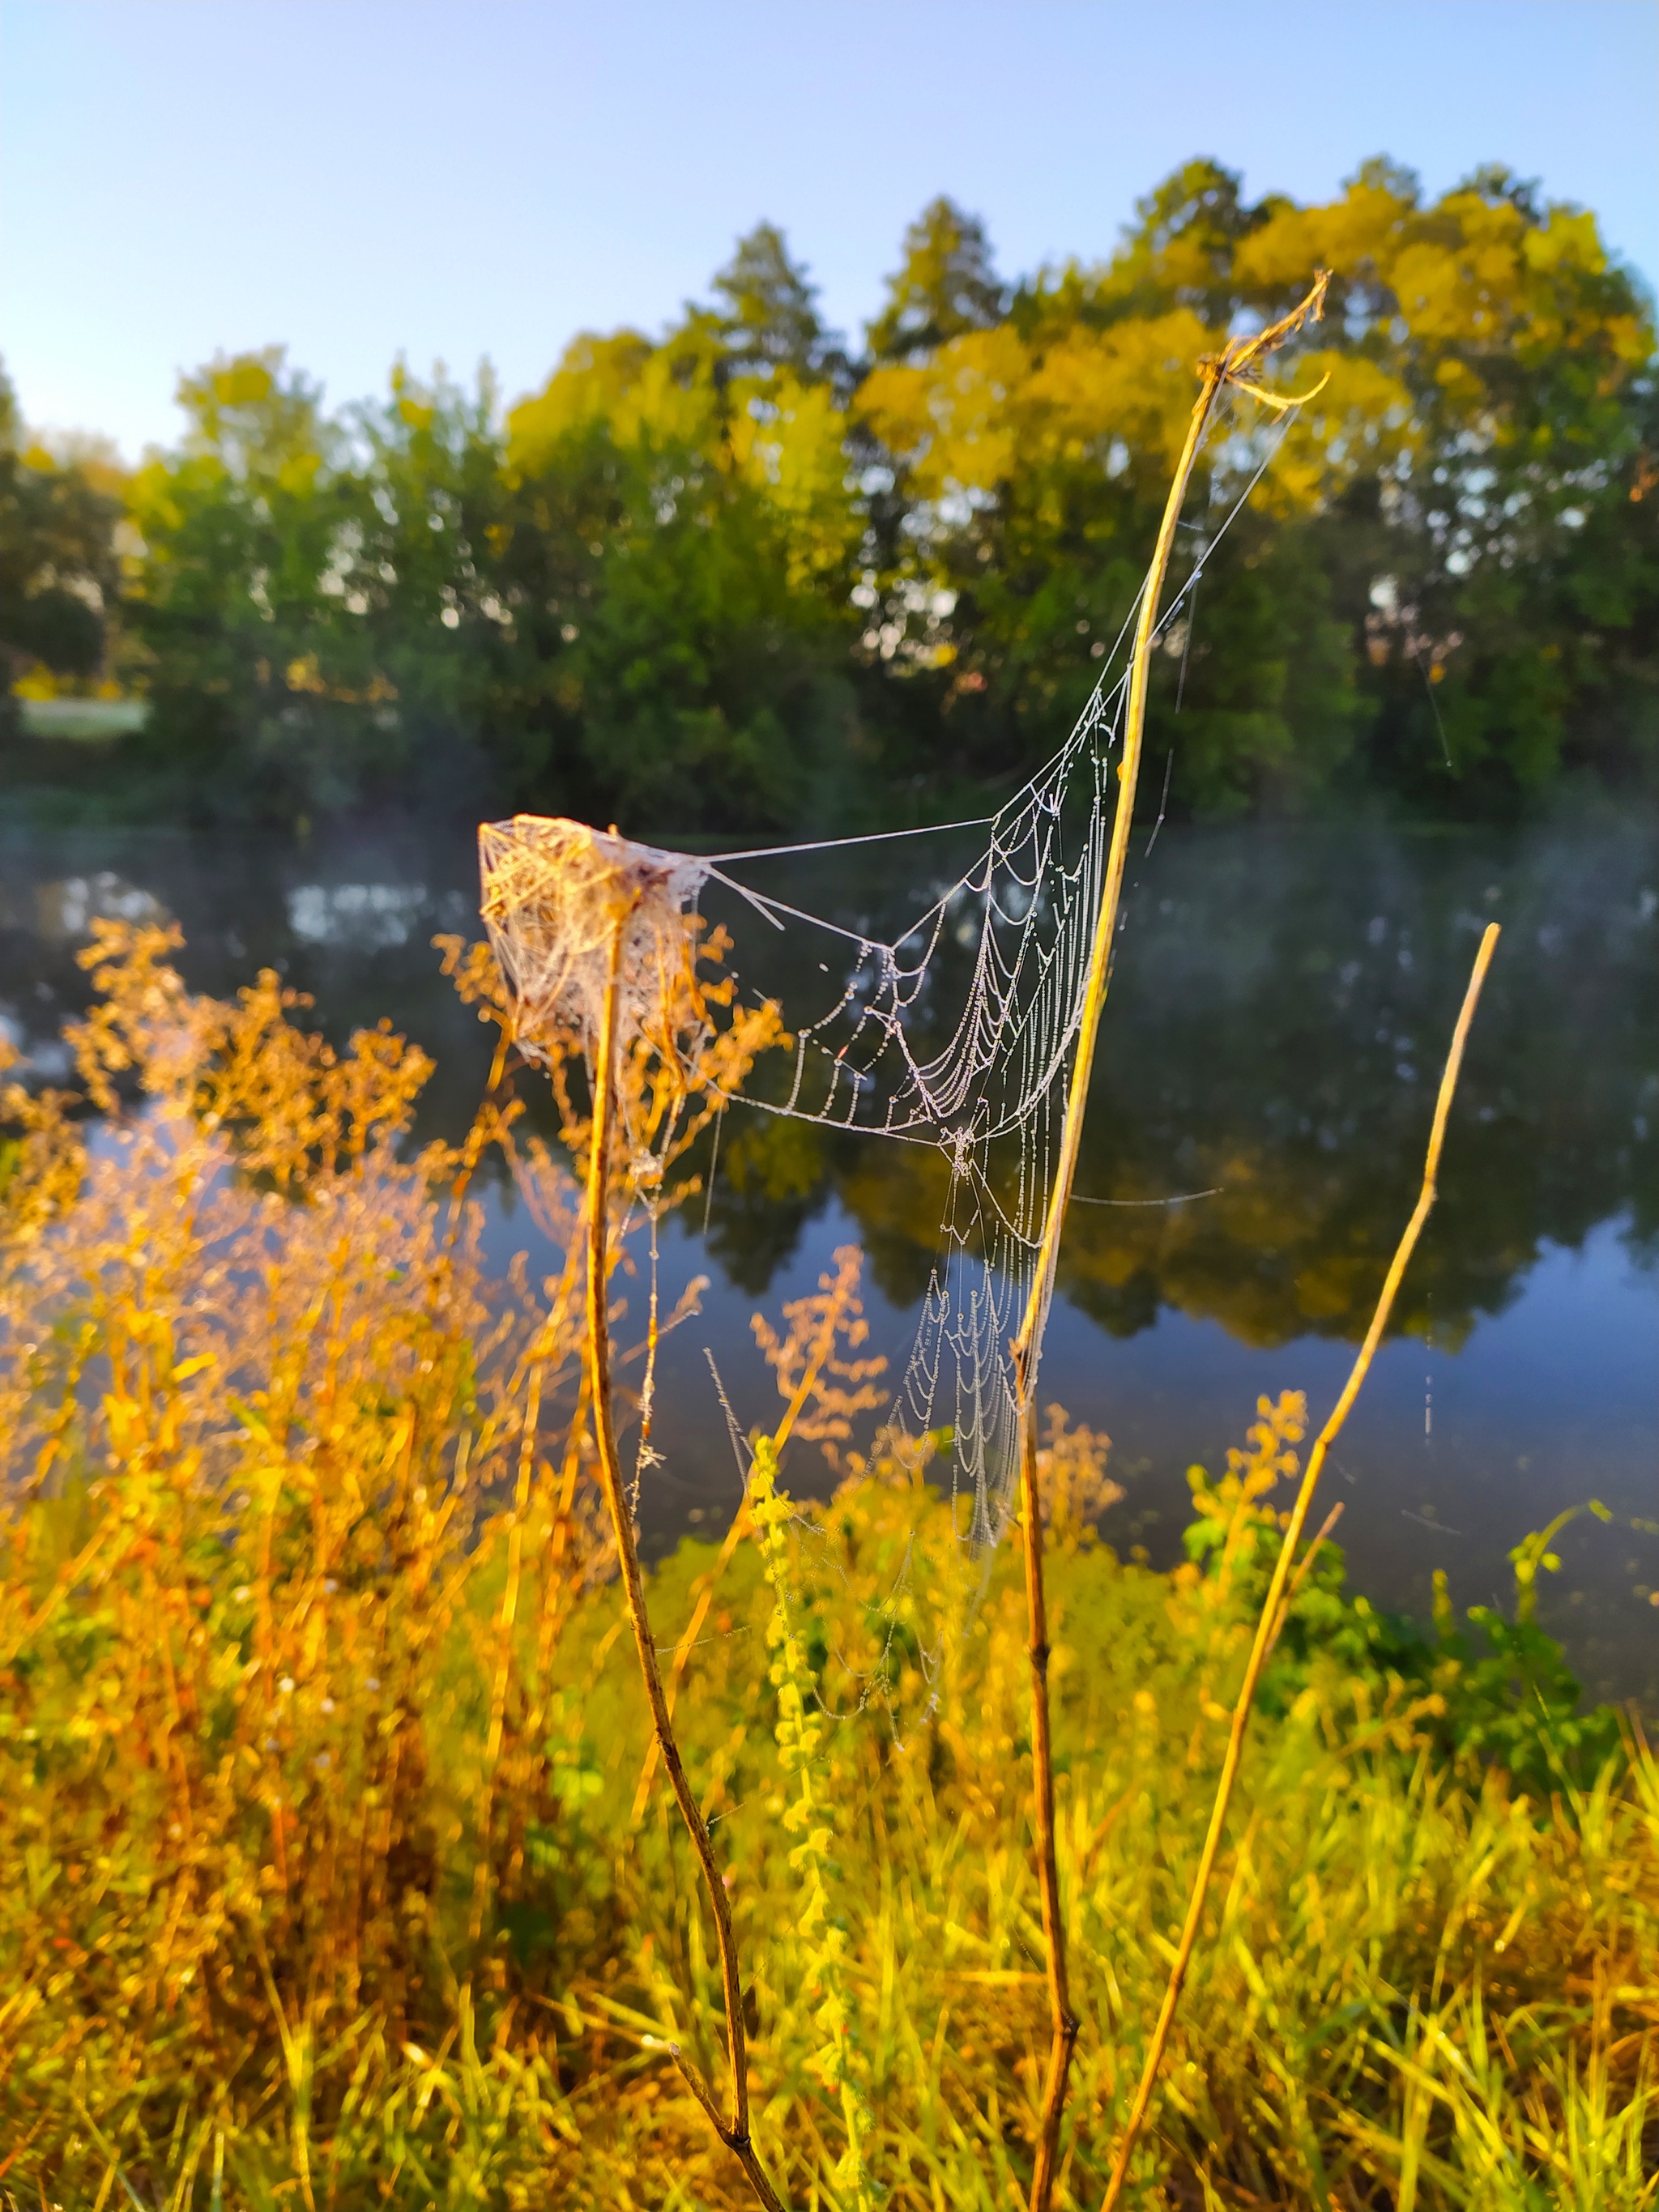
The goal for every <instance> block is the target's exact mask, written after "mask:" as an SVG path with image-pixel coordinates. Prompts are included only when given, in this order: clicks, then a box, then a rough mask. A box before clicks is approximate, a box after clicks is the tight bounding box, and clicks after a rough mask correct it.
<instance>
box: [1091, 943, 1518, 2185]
mask: <svg viewBox="0 0 1659 2212" xmlns="http://www.w3.org/2000/svg"><path fill="white" fill-rule="evenodd" d="M1497 944H1498V924H1497V923H1496V922H1495V921H1494V922H1489V923H1488V924H1487V926H1486V934H1485V936H1484V937H1482V939H1481V940H1480V951H1478V952H1477V953H1476V954H1475V956H1474V972H1473V974H1472V975H1470V977H1469V987H1468V990H1467V991H1466V992H1465V993H1464V994H1463V1007H1462V1012H1461V1013H1460V1014H1459V1015H1458V1017H1457V1027H1456V1028H1455V1030H1453V1032H1452V1041H1451V1050H1450V1051H1449V1053H1448V1054H1447V1056H1446V1071H1445V1073H1444V1074H1443V1076H1442V1077H1441V1079H1440V1096H1439V1098H1438V1100H1437V1103H1436V1105H1435V1109H1434V1126H1433V1127H1432V1128H1431V1131H1430V1133H1429V1149H1428V1153H1427V1157H1426V1158H1425V1161H1424V1164H1423V1187H1422V1189H1421V1190H1420V1191H1419V1194H1418V1199H1417V1205H1416V1206H1415V1207H1414V1209H1413V1213H1412V1218H1411V1219H1410V1220H1409V1221H1408V1222H1407V1224H1406V1231H1405V1234H1404V1236H1402V1237H1401V1240H1400V1243H1399V1245H1398V1247H1397V1249H1395V1255H1394V1259H1393V1261H1391V1262H1390V1264H1389V1272H1388V1274H1387V1276H1386V1277H1385V1279H1384V1280H1383V1292H1382V1296H1381V1297H1379V1298H1378V1299H1377V1302H1376V1312H1375V1313H1374V1314H1373V1315H1372V1316H1371V1325H1370V1328H1368V1329H1367V1330H1366V1332H1365V1341H1364V1344H1362V1345H1361V1346H1360V1347H1359V1356H1358V1358H1357V1359H1356V1360H1355V1361H1354V1364H1353V1369H1352V1372H1351V1373H1350V1375H1349V1376H1348V1379H1347V1382H1346V1384H1345V1385H1344V1387H1343V1391H1342V1395H1341V1396H1340V1398H1339V1399H1338V1400H1337V1401H1336V1404H1335V1406H1334V1407H1333V1408H1332V1410H1331V1416H1330V1419H1328V1421H1327V1422H1326V1424H1325V1425H1324V1427H1323V1428H1322V1430H1321V1431H1320V1432H1319V1434H1318V1436H1317V1437H1316V1439H1315V1441H1314V1448H1313V1449H1312V1451H1311V1452H1310V1453H1309V1455H1308V1467H1307V1472H1306V1473H1305V1474H1304V1476H1303V1478H1302V1487H1301V1489H1300V1490H1299V1491H1298V1492H1297V1498H1296V1504H1295V1505H1294V1506H1293V1507H1292V1508H1291V1516H1290V1520H1289V1522H1288V1523H1287V1524H1286V1527H1285V1538H1284V1541H1283V1543H1282V1544H1281V1545H1280V1546H1279V1558H1278V1559H1277V1560H1276V1561H1275V1563H1274V1565H1273V1579H1272V1581H1271V1582H1270V1583H1268V1585H1267V1596H1266V1597H1265V1598H1264V1599H1263V1600H1262V1601H1261V1618H1260V1620H1258V1621H1257V1623H1256V1630H1255V1642H1254V1644H1252V1645H1251V1647H1250V1656H1249V1663H1248V1664H1247V1666H1246V1667H1245V1669H1244V1680H1243V1683H1242V1684H1241V1685H1240V1686H1239V1692H1238V1701H1237V1704H1236V1705H1234V1707H1233V1718H1232V1727H1231V1730H1230V1731H1229V1734H1228V1737H1227V1751H1226V1756H1225V1758H1224V1759H1223V1760H1222V1762H1221V1776H1220V1779H1219V1780H1218V1783H1217V1784H1216V1793H1215V1804H1214V1806H1213V1808H1212V1810H1211V1814H1210V1826H1209V1832H1208V1833H1207V1835H1206V1837H1205V1838H1204V1849H1203V1850H1202V1851H1201V1853H1200V1856H1199V1862H1198V1871H1197V1873H1196V1874H1195V1875H1194V1877H1193V1887H1192V1894H1191V1896H1190V1898H1189V1899H1188V1904H1187V1918H1186V1923H1185V1925H1184V1926H1183V1927H1182V1931H1181V1941H1180V1943H1179V1944H1178V1946H1177V1947H1176V1955H1175V1963H1174V1965H1173V1966H1171V1967H1170V1980H1169V1985H1168V1987H1167V1988H1166V1989H1165V1990H1164V2002H1163V2003H1162V2005H1161V2006H1160V2007H1159V2008H1158V2024H1157V2026H1156V2027H1154V2028H1153V2030H1152V2044H1151V2047H1150V2048H1149V2049H1148V2051H1147V2053H1146V2064H1145V2066H1144V2067H1143V2068H1142V2069H1141V2075H1140V2082H1139V2087H1137V2089H1136V2091H1135V2095H1134V2102H1133V2104H1132V2105H1131V2106H1130V2107H1129V2117H1128V2118H1127V2120H1126V2121H1125V2122H1124V2126H1123V2137H1122V2141H1121V2142H1120V2143H1119V2145H1118V2150H1117V2157H1116V2160H1115V2162H1114V2164H1113V2166H1112V2177H1111V2179H1110V2180H1109V2182H1108V2183H1107V2185H1106V2194H1105V2196H1104V2197H1103V2199H1102V2200H1101V2212H1113V2208H1114V2207H1115V2204H1116V2203H1117V2201H1118V2198H1119V2197H1120V2196H1121V2194H1122V2191H1123V2183H1124V2178H1125V2176H1126V2175H1127V2172H1128V2170H1129V2160H1130V2156H1131V2154H1133V2150H1134V2147H1135V2141H1136V2138H1137V2137H1138V2136H1139V2133H1140V2129H1141V2124H1142V2123H1143V2122H1144V2121H1145V2119H1146V2108H1147V2106H1148V2105H1149V2104H1150V2103H1151V2101H1152V2087H1153V2084H1154V2082H1155V2081H1156V2080H1157V2077H1158V2067H1159V2065H1160V2063H1162V2061H1163V2057H1164V2045H1165V2043H1166V2042H1167V2041H1168V2040H1169V2034H1170V2022H1171V2021H1173V2020H1174V2018H1175V2012H1176V2005H1177V2004H1178V2003H1179V2002H1181V1990H1182V1983H1183V1982H1184V1981H1185V1980H1186V1978H1187V1968H1188V1964H1189V1963H1190V1961H1191V1959H1192V1955H1193V1948H1194V1944H1195V1943H1196V1942H1197V1941H1198V1927H1199V1922H1200V1918H1201V1917H1202V1916H1203V1911H1204V1902H1205V1898H1206V1894H1207V1893H1208V1891H1209V1887H1210V1876H1211V1874H1212V1871H1213V1870H1214V1867H1215V1862H1216V1854H1217V1853H1218V1850H1220V1848H1221V1834H1222V1830H1223V1829H1224V1827H1225V1826H1226V1820H1227V1807H1228V1802H1229V1801H1230V1799H1231V1796H1232V1791H1233V1783H1234V1781H1235V1779H1236V1778H1237V1773H1238V1762H1239V1759H1240V1757H1241V1755H1242V1753H1243V1746H1244V1729H1245V1726H1246V1723H1248V1722H1249V1717H1250V1707H1251V1705H1252V1703H1253V1702H1254V1700H1255V1692H1256V1685H1257V1683H1258V1682H1259V1681H1260V1680H1261V1670H1262V1668H1263V1667H1264V1666H1265V1665H1266V1664H1267V1656H1268V1653H1269V1652H1270V1651H1271V1650H1272V1648H1273V1644H1274V1642H1275V1641H1276V1640H1277V1638H1278V1635H1279V1629H1280V1627H1281V1626H1283V1619H1282V1613H1281V1605H1280V1601H1281V1600H1282V1599H1283V1598H1284V1597H1285V1583H1286V1582H1287V1581H1288V1580H1289V1577H1290V1572H1291V1560H1292V1559H1294V1557H1295V1556H1296V1547H1297V1544H1298V1543H1299V1542H1300V1541H1301V1538H1302V1529H1303V1525H1304V1522H1306V1520H1307V1517H1308V1509H1309V1508H1310V1505H1311V1504H1313V1494H1314V1491H1315V1489H1316V1486H1317V1485H1318V1482H1319V1477H1320V1474H1321V1472H1322V1469H1323V1468H1324V1465H1325V1455H1326V1454H1327V1453H1328V1451H1329V1449H1330V1448H1331V1446H1332V1444H1333V1443H1334V1442H1335V1440H1336V1437H1337V1435H1338V1432H1339V1431H1340V1429H1341V1427H1342V1424H1343V1423H1344V1422H1345V1421H1346V1419H1347V1418H1348V1415H1349V1413H1350V1412H1351V1411H1352V1407H1353V1402H1354V1400H1355V1399H1356V1398H1357V1397H1358V1395H1359V1391H1360V1386H1361V1384H1362V1383H1364V1380H1365V1376H1366V1375H1367V1373H1368V1372H1369V1371H1370V1364H1371V1360H1372V1358H1373V1357H1374V1356H1375V1354H1376V1347H1377V1346H1378V1345H1379V1344H1380V1343H1381V1342H1382V1340H1383V1330H1384V1328H1387V1326H1388V1321H1389V1313H1390V1311H1391V1310H1392V1309H1393V1306H1394V1302H1395V1295H1396V1294H1397V1292H1398V1291H1399V1289H1400V1285H1401V1279H1402V1278H1403V1276H1404V1274H1405V1273H1406V1267H1407V1262H1408V1261H1410V1259H1411V1256H1412V1253H1413V1249H1415V1247H1416V1243H1417V1240H1418V1238H1419V1236H1420V1235H1421V1234H1422V1230H1423V1224H1424V1223H1425V1221H1426V1220H1427V1219H1428V1218H1429V1214H1430V1212H1431V1209H1432V1207H1433V1205H1434V1201H1435V1196H1436V1184H1435V1178H1436V1176H1437V1174H1438V1172H1439V1168H1440V1152H1441V1147H1442V1146H1443V1144H1444V1142H1445V1138H1446V1118H1447V1115H1449V1113H1450V1111H1451V1103H1452V1096H1453V1093H1454V1092H1455V1091H1456V1089H1457V1077H1458V1072H1459V1070H1460V1069H1461V1067H1462V1064H1463V1047H1464V1044H1465V1042H1466V1041H1467V1039H1468V1034H1469V1025H1470V1024H1471V1023H1472V1022H1473V1021H1474V1009H1475V1006H1476V1004H1477V1003H1478V1001H1479V1000H1480V987H1481V985H1482V984H1483V983H1484V982H1485V981H1486V970H1487V969H1488V968H1489V967H1490V966H1491V965H1492V953H1493V951H1494V950H1495V949H1496V947H1497ZM1321 1533H1323V1532H1321Z"/></svg>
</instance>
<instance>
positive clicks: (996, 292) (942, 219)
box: [869, 196, 1006, 361]
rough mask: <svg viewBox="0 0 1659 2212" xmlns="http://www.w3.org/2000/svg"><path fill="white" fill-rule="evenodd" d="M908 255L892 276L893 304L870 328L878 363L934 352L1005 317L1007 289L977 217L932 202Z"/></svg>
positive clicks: (908, 241)
mask: <svg viewBox="0 0 1659 2212" xmlns="http://www.w3.org/2000/svg"><path fill="white" fill-rule="evenodd" d="M903 252H904V259H903V261H902V264H900V266H899V269H898V270H897V272H896V274H895V275H894V276H890V277H889V278H888V280H887V304H886V305H885V307H883V309H882V311H881V313H880V314H878V316H877V318H876V319H875V321H874V322H873V323H872V324H871V325H870V331H869V338H870V350H871V352H872V354H873V355H874V356H876V358H877V360H878V361H891V360H901V359H904V358H907V357H908V356H910V355H913V354H917V353H928V352H932V351H933V349H934V348H935V347H938V346H941V345H944V344H945V343H948V341H949V340H950V339H951V338H954V337H960V336H961V335H962V333H963V331H983V330H989V329H990V328H991V327H992V325H994V324H995V323H997V322H998V321H1000V319H1001V316H1002V313H1003V307H1004V302H1005V299H1006V287H1005V286H1004V284H1003V282H1002V279H1001V278H1000V276H998V275H997V273H996V270H995V269H994V266H993V265H992V257H991V241H990V240H989V239H988V238H987V236H986V234H985V226H984V224H983V223H982V222H981V221H980V219H979V217H978V216H972V215H964V214H963V211H962V210H961V209H960V208H959V207H957V204H956V203H955V201H954V200H950V199H946V198H945V197H942V196H941V197H939V199H936V200H931V201H929V203H928V204H927V206H926V207H925V208H924V209H923V210H922V211H921V214H920V215H919V216H917V218H916V220H915V222H913V223H912V224H911V225H910V227H909V228H908V230H907V231H906V232H905V234H904V246H903Z"/></svg>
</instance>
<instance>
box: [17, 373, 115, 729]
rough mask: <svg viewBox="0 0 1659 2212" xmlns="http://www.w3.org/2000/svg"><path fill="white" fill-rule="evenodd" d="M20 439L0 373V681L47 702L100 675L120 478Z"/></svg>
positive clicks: (99, 465) (96, 460) (89, 460)
mask: <svg viewBox="0 0 1659 2212" xmlns="http://www.w3.org/2000/svg"><path fill="white" fill-rule="evenodd" d="M23 435H24V434H23V428H22V424H21V422H20V420H19V418H18V413H17V400H16V396H15V393H14V392H13V391H12V388H11V385H10V383H9V380H8V379H7V377H6V374H5V371H4V370H3V368H0V676H3V679H4V684H5V688H6V691H7V692H8V693H9V692H11V691H13V690H15V689H17V688H18V687H21V690H23V691H24V692H25V693H27V694H29V695H30V696H51V695H52V692H53V691H54V690H57V689H58V684H59V683H60V682H62V683H63V684H64V685H65V688H70V687H73V686H74V685H76V684H86V683H87V682H88V681H89V680H91V679H94V678H96V677H98V676H100V674H101V673H102V672H103V665H104V660H105V651H106V629H105V617H106V611H107V608H108V606H109V605H110V604H111V603H112V601H113V599H114V598H115V596H116V592H117V588H118V561H117V556H116V551H115V544H114V538H113V526H114V524H115V522H116V520H117V518H118V516H119V514H120V512H121V507H120V502H119V500H118V497H116V496H115V495H114V494H115V492H116V491H117V489H118V484H119V479H118V476H117V474H116V472H115V471H113V470H112V469H111V468H110V467H109V466H108V465H107V464H106V463H104V462H102V461H101V460H100V457H98V456H96V455H88V456H87V457H86V458H85V459H82V457H80V456H78V455H76V454H71V455H70V456H67V457H63V458H60V457H59V456H58V455H55V454H53V453H49V452H48V451H47V450H46V448H45V447H43V446H42V445H41V444H40V442H39V441H31V442H29V443H28V444H27V445H25V444H24V443H23Z"/></svg>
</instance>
